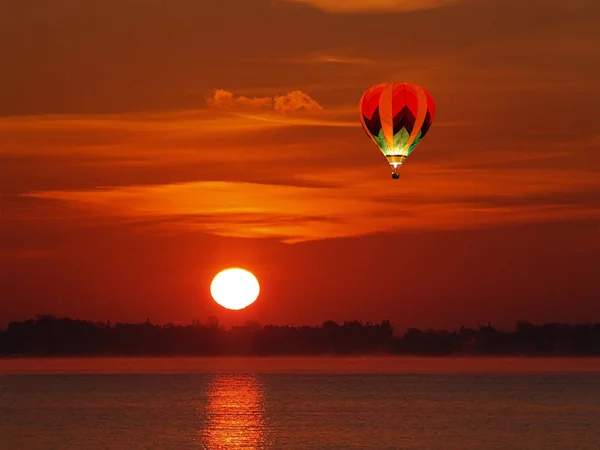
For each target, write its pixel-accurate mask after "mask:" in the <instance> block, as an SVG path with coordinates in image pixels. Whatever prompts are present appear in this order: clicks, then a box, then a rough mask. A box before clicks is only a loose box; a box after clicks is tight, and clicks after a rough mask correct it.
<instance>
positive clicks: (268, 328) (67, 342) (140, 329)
mask: <svg viewBox="0 0 600 450" xmlns="http://www.w3.org/2000/svg"><path fill="white" fill-rule="evenodd" d="M225 356H229V357H249V356H252V357H313V358H314V357H319V356H325V357H344V356H346V357H365V356H379V357H381V356H386V357H393V356H405V357H407V356H429V357H441V356H444V357H469V358H477V357H489V356H495V357H501V356H502V357H515V356H519V357H563V358H564V357H588V358H590V357H591V358H593V357H596V356H600V323H598V324H579V325H570V324H561V323H550V324H543V325H534V324H531V323H529V322H524V321H521V322H517V324H516V325H515V327H514V329H513V330H512V331H503V330H499V329H496V328H495V327H493V326H492V325H491V323H488V324H487V325H486V326H480V327H479V328H477V329H473V328H466V327H460V328H459V329H457V330H452V331H447V330H431V329H429V330H419V329H416V328H410V329H408V331H406V332H405V333H404V334H403V335H402V336H397V335H395V333H394V329H393V327H392V325H391V323H390V321H389V320H383V321H382V322H381V323H370V322H367V323H363V322H361V321H357V320H353V321H345V322H343V323H342V324H339V323H337V322H334V321H331V320H328V321H325V322H324V323H323V324H322V325H321V326H313V327H311V326H300V327H291V326H280V325H264V326H263V325H260V324H259V323H257V322H247V323H246V324H245V325H244V326H236V327H231V328H230V329H225V327H223V326H222V325H220V324H219V322H218V320H217V319H216V318H211V319H209V320H208V321H207V323H200V322H198V321H196V322H194V323H192V324H189V325H173V324H166V325H157V324H152V323H151V322H150V321H149V320H147V321H146V322H143V323H135V324H130V323H116V324H111V323H110V322H91V321H86V320H79V319H71V318H68V317H67V318H56V317H54V316H48V315H40V316H37V317H36V318H35V319H30V320H27V321H24V322H10V323H9V325H8V327H7V329H6V330H5V331H0V357H4V358H11V357H12V358H14V357H30V358H31V357H34V358H39V357H48V358H53V357H54V358H61V357H62V358H64V357H75V358H90V357H109V358H110V357H113V358H114V357H205V358H216V357H225Z"/></svg>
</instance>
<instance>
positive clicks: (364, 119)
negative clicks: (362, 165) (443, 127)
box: [359, 82, 435, 178]
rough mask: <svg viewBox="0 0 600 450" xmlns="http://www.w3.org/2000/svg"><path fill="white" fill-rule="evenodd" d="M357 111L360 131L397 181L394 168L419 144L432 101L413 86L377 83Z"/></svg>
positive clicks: (430, 116) (431, 114) (430, 119)
mask: <svg viewBox="0 0 600 450" xmlns="http://www.w3.org/2000/svg"><path fill="white" fill-rule="evenodd" d="M359 108H360V122H361V124H362V126H363V129H364V130H365V132H366V133H367V135H368V136H369V137H370V138H371V140H372V141H373V142H375V144H376V145H377V146H378V147H379V148H380V150H381V151H382V152H383V154H384V156H385V157H386V158H387V160H388V162H389V163H390V165H391V166H392V178H398V173H397V168H398V166H400V165H401V164H402V163H403V162H404V160H405V159H406V158H407V157H408V155H410V154H411V152H412V151H413V150H414V149H415V147H416V146H417V145H419V143H420V142H421V140H422V139H423V138H424V137H425V135H426V134H427V132H428V131H429V127H430V126H431V123H432V122H433V118H434V116H435V103H434V102H433V98H432V97H431V95H430V94H429V92H427V91H426V90H425V89H424V88H423V87H421V86H419V85H417V84H414V83H407V82H392V83H379V84H376V85H373V86H371V87H370V88H368V89H367V90H366V91H365V93H364V94H363V96H362V98H361V99H360V105H359Z"/></svg>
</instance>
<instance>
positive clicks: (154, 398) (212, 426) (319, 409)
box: [0, 357, 600, 450]
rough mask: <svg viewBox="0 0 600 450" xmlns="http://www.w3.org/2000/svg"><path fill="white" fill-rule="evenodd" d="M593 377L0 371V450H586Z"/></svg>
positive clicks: (376, 365)
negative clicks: (329, 449)
mask: <svg viewBox="0 0 600 450" xmlns="http://www.w3.org/2000/svg"><path fill="white" fill-rule="evenodd" d="M561 367H562V368H563V369H562V370H560V368H561ZM502 368H504V369H503V370H502ZM564 368H567V369H564ZM599 368H600V364H599V361H598V360H596V359H575V358H574V359H572V360H571V362H570V363H568V362H567V360H565V359H558V358H556V359H546V358H497V359H494V358H371V357H369V358H325V357H324V358H216V359H210V358H139V359H134V358H131V359H130V358H90V359H63V360H59V359H56V360H55V359H33V358H32V359H19V360H3V361H0V374H1V375H0V404H1V405H2V408H0V448H1V449H3V450H4V449H6V450H13V449H31V450H37V449H82V448H85V449H90V450H94V449H118V450H120V449H128V450H130V449H138V448H145V449H254V448H256V449H258V448H273V449H311V448H314V449H328V448H356V449H371V448H372V449H396V448H402V449H403V448H409V449H465V448H486V449H507V448H511V449H532V448H545V449H565V448H577V449H587V448H589V449H596V448H598V442H600V370H599Z"/></svg>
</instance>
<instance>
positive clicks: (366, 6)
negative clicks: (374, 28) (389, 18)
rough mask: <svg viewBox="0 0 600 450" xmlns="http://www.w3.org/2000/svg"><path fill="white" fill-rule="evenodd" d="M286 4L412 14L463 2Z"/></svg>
mask: <svg viewBox="0 0 600 450" xmlns="http://www.w3.org/2000/svg"><path fill="white" fill-rule="evenodd" d="M279 1H281V2H285V3H292V2H294V3H306V4H309V5H311V6H314V7H316V8H318V9H321V10H323V11H327V12H336V13H355V12H384V11H398V12H410V11H420V10H426V9H434V8H441V7H444V6H451V5H455V4H457V3H460V2H461V0H419V1H415V0H368V1H367V0H279Z"/></svg>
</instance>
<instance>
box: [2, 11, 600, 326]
mask: <svg viewBox="0 0 600 450" xmlns="http://www.w3.org/2000/svg"><path fill="white" fill-rule="evenodd" d="M0 54H1V55H3V57H2V59H3V61H4V63H3V64H2V69H1V70H0V195H1V197H0V198H1V202H2V204H1V213H0V220H1V222H0V227H1V228H0V324H5V323H6V322H7V321H8V320H10V319H24V318H27V317H30V316H32V315H34V314H36V313H50V314H55V315H61V316H62V315H69V316H73V317H80V318H87V319H93V320H108V319H110V320H113V321H116V320H126V321H138V320H145V319H146V317H149V318H150V319H151V320H153V321H156V322H166V321H173V322H189V321H191V320H192V319H201V320H204V319H205V318H206V317H207V316H208V315H210V314H218V315H219V316H220V317H221V319H222V320H224V321H227V322H243V321H245V320H248V319H253V320H259V321H260V322H261V323H282V324H284V323H285V324H301V323H307V324H316V323H321V322H322V321H324V320H326V319H334V320H339V321H341V320H345V319H361V320H381V319H384V318H389V319H391V320H392V321H393V323H394V324H396V325H397V326H399V327H404V326H420V327H457V326H460V325H461V324H463V323H464V324H469V325H475V324H480V323H487V321H488V320H491V321H492V322H494V323H497V324H499V325H504V326H511V325H512V323H513V322H514V321H516V320H520V319H527V320H531V321H534V322H542V321H588V320H595V321H600V152H599V150H600V125H598V104H600V87H599V85H598V81H597V80H599V79H600V64H598V61H600V4H599V3H598V2H597V1H596V0H572V1H569V2H564V1H558V0H557V1H555V0H530V1H527V2H523V1H521V0H429V1H419V2H417V1H408V0H377V1H372V2H365V1H358V0H356V1H352V0H219V1H198V2H190V1H184V0H169V1H168V2H166V1H161V0H103V1H89V2H81V1H77V0H60V1H55V2H48V1H47V0H29V1H26V2H25V1H7V2H2V3H1V4H0ZM387 80H397V81H411V82H415V83H418V84H420V85H423V86H425V87H426V88H427V89H428V91H429V92H430V93H431V95H432V96H433V98H434V99H435V101H436V110H437V111H436V118H435V122H434V124H433V126H432V128H431V131H430V132H429V134H428V136H427V138H426V139H424V141H423V142H422V143H421V145H419V147H418V148H417V150H416V151H415V152H414V153H413V154H412V155H411V157H410V158H409V160H408V161H407V162H406V164H405V165H404V166H403V168H402V171H401V179H400V180H399V181H397V182H393V181H392V180H391V179H390V176H389V168H388V166H387V164H386V161H385V158H384V157H383V156H382V155H381V153H379V151H378V150H377V148H376V147H375V146H374V144H373V143H372V142H371V141H370V140H369V139H368V138H367V137H366V136H365V134H364V132H363V130H362V129H361V127H360V122H359V120H358V113H357V104H358V100H359V99H360V96H361V94H362V92H363V91H364V90H365V89H366V88H367V87H368V86H370V85H372V84H375V83H378V82H381V81H387ZM229 265H239V266H243V267H245V268H247V269H249V270H251V271H253V272H254V273H255V274H256V275H257V276H258V278H259V280H260V281H261V285H262V292H261V296H260V298H259V301H258V302H257V303H256V304H255V305H253V306H252V307H250V308H248V309H247V310H245V311H242V312H238V313H235V314H233V313H227V314H225V313H224V312H223V311H222V310H221V309H219V307H218V306H217V305H215V304H213V303H212V301H211V300H210V297H209V289H208V286H209V282H210V279H211V278H212V276H213V275H214V274H215V273H216V272H217V271H218V270H220V269H222V268H224V267H226V266H229Z"/></svg>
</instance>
